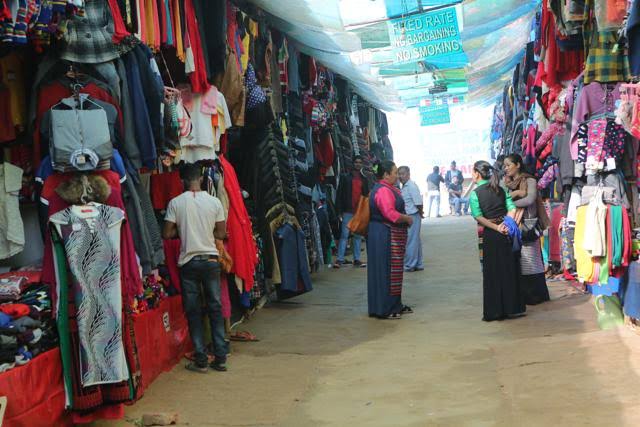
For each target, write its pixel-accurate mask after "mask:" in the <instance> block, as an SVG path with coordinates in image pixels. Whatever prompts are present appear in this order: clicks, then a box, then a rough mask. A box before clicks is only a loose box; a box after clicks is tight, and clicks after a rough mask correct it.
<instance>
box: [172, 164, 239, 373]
mask: <svg viewBox="0 0 640 427" xmlns="http://www.w3.org/2000/svg"><path fill="white" fill-rule="evenodd" d="M182 179H183V181H184V184H185V192H184V193H182V194H181V195H180V196H178V197H175V198H174V199H173V200H171V201H170V202H169V206H168V208H167V213H166V216H165V222H164V229H163V230H162V237H163V238H165V239H173V238H176V237H180V242H181V245H180V257H179V259H178V265H179V266H180V280H181V285H182V304H183V306H184V311H185V314H186V316H187V321H188V322H189V334H190V335H191V341H192V342H193V346H194V349H195V361H194V362H190V363H189V364H187V366H186V367H187V369H189V370H191V371H196V372H203V373H204V372H207V371H208V367H209V366H208V355H207V348H206V346H205V339H204V332H203V325H202V319H203V316H202V309H201V304H202V302H204V303H205V306H206V311H207V316H208V317H209V322H210V323H211V339H212V341H213V352H214V356H215V360H214V361H213V362H212V363H211V365H210V367H211V368H212V369H215V370H216V371H226V370H227V366H226V362H227V354H228V352H229V351H228V345H227V342H226V341H225V336H224V334H225V332H224V319H223V317H222V304H221V302H220V263H219V262H218V255H219V253H218V250H217V248H216V239H224V238H225V237H226V224H225V214H224V209H223V207H222V203H221V202H220V200H218V199H217V198H216V197H213V196H210V195H209V194H208V193H207V192H206V191H201V189H202V174H201V170H200V167H198V166H196V165H192V164H190V165H187V166H186V167H185V168H184V169H183V171H182Z"/></svg>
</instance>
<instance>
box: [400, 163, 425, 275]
mask: <svg viewBox="0 0 640 427" xmlns="http://www.w3.org/2000/svg"><path fill="white" fill-rule="evenodd" d="M398 177H399V178H400V182H401V183H402V198H403V199H404V209H405V212H406V214H407V215H409V216H410V217H411V218H412V219H413V224H411V227H409V233H408V237H407V250H406V252H405V254H404V271H406V272H412V271H422V270H424V262H423V260H422V241H421V239H420V229H421V226H422V218H424V212H423V208H422V194H421V193H420V188H418V185H417V184H416V183H415V182H414V181H412V180H411V170H410V169H409V167H408V166H400V167H399V168H398Z"/></svg>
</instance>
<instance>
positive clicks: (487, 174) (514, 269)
mask: <svg viewBox="0 0 640 427" xmlns="http://www.w3.org/2000/svg"><path fill="white" fill-rule="evenodd" d="M499 179H500V178H499V176H498V174H497V171H496V170H495V169H494V168H493V167H492V166H491V165H490V164H489V163H488V162H485V161H479V162H476V163H475V165H474V166H473V181H474V182H475V183H476V184H477V185H478V187H477V188H476V189H475V190H473V192H472V193H471V197H470V205H471V214H472V215H473V217H474V218H475V219H476V221H477V222H478V225H479V227H478V238H479V245H478V246H479V249H480V259H481V262H482V288H483V295H484V296H483V299H484V308H483V314H484V315H483V318H482V320H484V321H486V322H490V321H492V320H500V319H504V318H514V317H519V316H523V315H524V313H525V311H526V306H525V304H524V298H522V295H521V293H520V283H519V270H520V266H519V265H518V253H517V252H514V250H513V242H512V240H511V238H510V237H509V228H508V226H507V225H506V224H505V217H506V216H507V215H509V216H511V217H513V216H514V215H515V212H516V206H515V205H514V204H513V201H512V200H511V196H509V194H508V193H507V192H505V190H504V189H503V188H502V187H500V184H499Z"/></svg>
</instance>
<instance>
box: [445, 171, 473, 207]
mask: <svg viewBox="0 0 640 427" xmlns="http://www.w3.org/2000/svg"><path fill="white" fill-rule="evenodd" d="M463 193H464V188H463V186H462V182H460V181H459V180H458V177H457V176H455V177H453V181H451V185H450V186H449V204H450V205H451V207H452V208H453V212H454V213H455V214H456V215H457V216H461V215H462V211H463V210H464V214H465V215H467V214H468V213H469V199H468V198H467V197H463Z"/></svg>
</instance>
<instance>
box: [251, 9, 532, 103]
mask: <svg viewBox="0 0 640 427" xmlns="http://www.w3.org/2000/svg"><path fill="white" fill-rule="evenodd" d="M243 1H245V2H248V3H251V4H254V5H255V6H257V7H258V8H260V9H262V10H263V11H264V12H265V14H266V16H267V18H268V19H269V20H270V21H271V23H272V24H273V25H274V26H275V27H276V28H278V29H279V30H281V31H283V32H285V33H287V34H288V35H289V37H290V39H291V40H292V41H293V42H294V44H295V46H296V47H298V48H299V49H300V51H302V52H304V53H306V54H308V55H311V56H314V57H315V58H316V59H317V60H318V61H320V62H321V63H323V64H324V65H326V66H327V67H329V68H330V69H332V70H333V71H335V72H337V73H339V74H341V75H342V76H343V77H345V78H346V79H348V80H350V81H351V83H352V84H353V85H354V88H355V90H356V91H357V92H358V93H359V94H360V95H361V96H363V97H364V98H365V99H367V100H368V101H370V102H372V103H373V104H374V105H376V106H377V107H379V108H381V109H383V110H387V111H388V110H399V109H403V108H407V107H415V106H417V105H419V103H420V101H421V100H423V99H429V98H433V97H434V96H442V95H443V93H442V91H441V90H440V91H438V90H433V88H434V85H436V86H438V85H442V84H445V85H446V88H447V94H448V95H450V96H459V95H462V94H464V95H465V96H464V98H465V100H466V102H468V103H470V104H471V105H487V104H490V103H491V102H493V101H494V100H495V97H496V95H498V94H499V93H501V89H502V86H503V85H504V82H505V81H506V80H507V79H508V78H510V77H511V74H512V70H513V67H514V66H515V64H517V62H518V61H520V59H521V58H522V55H523V54H524V46H525V44H526V43H527V41H528V40H529V38H530V32H531V28H532V22H533V20H534V17H535V13H536V8H537V6H538V4H539V2H540V0H465V1H463V2H461V3H460V2H458V3H457V4H459V5H460V8H459V9H458V10H459V11H461V15H462V19H461V21H462V22H461V23H462V24H463V26H462V28H461V39H462V44H463V49H464V51H465V53H466V56H467V59H468V62H467V63H466V64H464V63H460V61H459V60H456V59H455V58H456V57H455V56H452V57H451V60H450V61H447V58H446V57H445V58H440V59H438V60H437V61H432V62H420V63H412V64H394V55H393V52H392V49H391V45H390V40H389V31H388V21H389V18H390V17H394V18H397V17H399V16H400V17H402V16H407V15H410V14H412V13H420V12H421V11H425V10H430V9H433V8H438V7H443V6H447V5H455V4H456V2H455V1H451V0H449V1H442V0H243ZM458 58H459V57H458ZM430 89H431V90H430ZM434 92H436V94H434ZM437 92H440V93H437Z"/></svg>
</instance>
